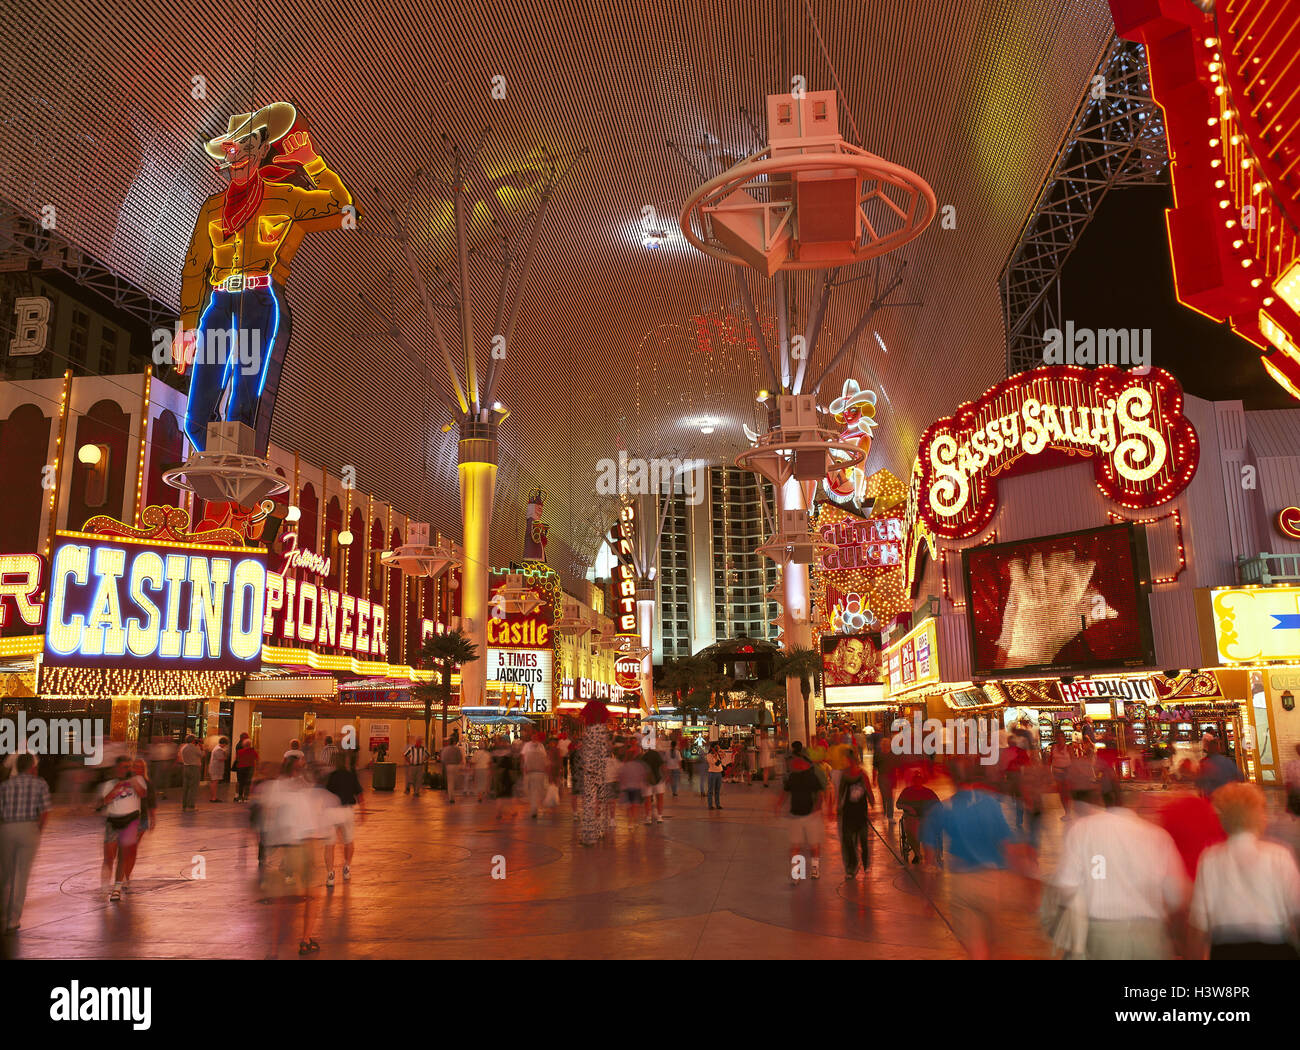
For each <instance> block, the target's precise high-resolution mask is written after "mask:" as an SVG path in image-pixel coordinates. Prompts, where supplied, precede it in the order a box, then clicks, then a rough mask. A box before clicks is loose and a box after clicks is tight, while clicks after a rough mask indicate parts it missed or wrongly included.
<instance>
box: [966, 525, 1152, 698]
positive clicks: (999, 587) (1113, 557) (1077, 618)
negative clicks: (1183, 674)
mask: <svg viewBox="0 0 1300 1050" xmlns="http://www.w3.org/2000/svg"><path fill="white" fill-rule="evenodd" d="M962 565H963V568H964V570H965V576H966V593H967V595H968V596H969V599H970V605H969V623H970V632H971V667H972V673H973V674H974V675H975V676H976V677H985V676H994V677H995V676H997V675H998V673H999V672H1004V671H1051V672H1059V671H1086V670H1102V669H1106V668H1120V667H1139V666H1143V665H1150V664H1153V663H1155V655H1154V651H1153V645H1152V640H1151V618H1150V612H1149V610H1148V607H1147V599H1148V593H1149V588H1150V583H1149V581H1150V573H1149V571H1148V568H1147V550H1146V532H1145V530H1144V529H1143V527H1142V526H1141V525H1136V524H1133V523H1128V522H1126V523H1122V524H1119V525H1108V526H1105V527H1104V528H1099V529H1085V530H1083V531H1081V532H1071V533H1064V534H1062V535H1059V536H1044V537H1040V538H1037V539H1032V540H1017V541H1014V542H1011V543H995V544H986V545H983V546H978V547H969V548H967V549H966V550H964V551H962Z"/></svg>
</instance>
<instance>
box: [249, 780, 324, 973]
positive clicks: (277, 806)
mask: <svg viewBox="0 0 1300 1050" xmlns="http://www.w3.org/2000/svg"><path fill="white" fill-rule="evenodd" d="M330 799H331V796H330V795H329V793H328V792H326V791H324V790H323V789H321V788H317V787H314V786H313V785H312V784H311V783H310V781H309V780H308V778H307V764H306V760H305V758H299V757H297V756H294V757H292V758H287V759H285V761H284V765H283V766H282V767H281V771H280V776H279V777H278V778H277V779H275V780H274V781H271V782H269V783H268V784H267V786H266V790H265V793H264V795H263V804H264V805H265V806H266V810H267V812H266V816H265V818H264V819H265V822H266V828H267V831H266V845H267V850H268V855H269V859H268V862H267V866H266V868H265V874H264V880H265V883H266V885H267V888H268V891H269V893H268V895H269V896H271V897H274V898H275V907H274V911H273V913H272V921H271V946H270V947H271V956H272V957H275V955H276V954H277V953H278V950H279V945H280V940H281V935H282V932H283V930H284V928H285V925H286V920H287V919H289V918H290V916H291V913H290V910H289V900H290V898H297V897H302V899H303V913H302V926H301V933H300V936H299V940H298V954H299V955H311V954H314V953H315V952H318V951H320V945H319V944H318V943H317V942H316V939H315V937H314V936H313V934H314V931H315V922H316V912H317V910H318V903H317V896H316V879H315V871H316V850H317V848H318V842H319V840H320V839H322V838H324V837H325V836H326V835H327V834H332V833H333V825H332V823H331V821H330V820H329V818H328V817H327V816H326V807H327V806H329V805H332V803H331V802H330V801H329V800H330Z"/></svg>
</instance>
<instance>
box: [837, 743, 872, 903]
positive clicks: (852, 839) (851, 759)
mask: <svg viewBox="0 0 1300 1050" xmlns="http://www.w3.org/2000/svg"><path fill="white" fill-rule="evenodd" d="M845 761H846V765H845V767H844V769H842V770H840V771H839V772H840V777H839V781H840V789H839V810H840V852H841V854H842V855H843V857H844V881H845V882H850V881H852V880H853V879H856V878H857V877H858V856H859V854H861V857H862V870H863V872H865V871H866V869H867V868H869V867H870V866H871V825H870V823H869V822H868V819H867V809H868V807H869V806H870V805H871V802H872V800H873V796H872V792H871V781H870V779H869V778H868V777H867V771H866V770H865V769H863V768H862V764H861V763H860V762H859V761H858V753H857V752H856V751H854V750H852V749H850V750H849V751H848V752H847V754H846V756H845Z"/></svg>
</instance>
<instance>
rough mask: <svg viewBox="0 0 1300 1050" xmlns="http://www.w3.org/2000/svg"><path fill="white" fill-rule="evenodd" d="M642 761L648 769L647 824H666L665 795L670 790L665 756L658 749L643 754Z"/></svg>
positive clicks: (646, 791) (649, 749)
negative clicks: (666, 774)
mask: <svg viewBox="0 0 1300 1050" xmlns="http://www.w3.org/2000/svg"><path fill="white" fill-rule="evenodd" d="M640 760H641V762H642V763H644V765H645V767H646V788H645V822H646V823H647V824H649V823H650V822H651V821H658V822H659V823H660V824H662V823H663V822H664V793H665V792H666V791H667V790H668V785H667V783H666V780H667V777H666V776H665V769H664V765H665V762H664V756H663V755H662V754H660V753H659V750H658V749H657V748H653V747H652V748H648V749H647V750H645V751H642V752H641V755H640Z"/></svg>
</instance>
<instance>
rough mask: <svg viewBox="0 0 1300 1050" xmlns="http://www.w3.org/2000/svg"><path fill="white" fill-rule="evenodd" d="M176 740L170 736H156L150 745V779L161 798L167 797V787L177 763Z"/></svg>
mask: <svg viewBox="0 0 1300 1050" xmlns="http://www.w3.org/2000/svg"><path fill="white" fill-rule="evenodd" d="M176 751H177V748H176V741H174V740H173V739H172V738H171V737H169V736H156V737H154V738H153V743H152V744H150V745H149V780H150V782H151V783H152V784H153V785H154V790H155V791H157V792H158V797H159V798H166V797H167V788H168V787H169V786H170V781H171V778H172V767H173V766H174V765H175V764H176Z"/></svg>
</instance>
